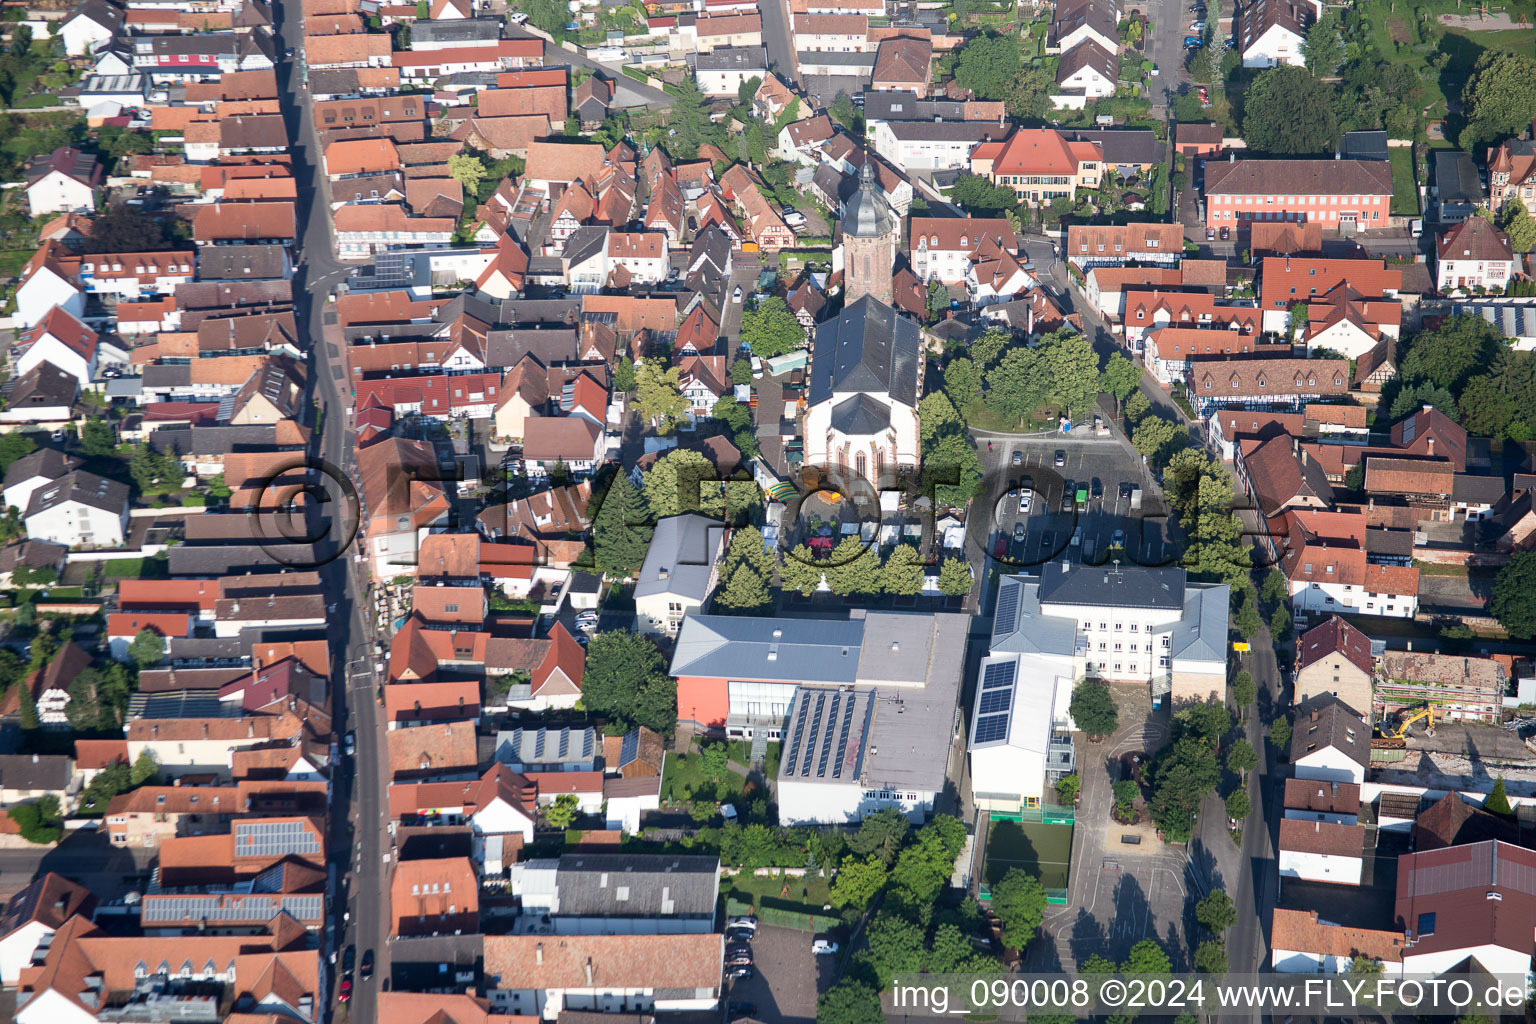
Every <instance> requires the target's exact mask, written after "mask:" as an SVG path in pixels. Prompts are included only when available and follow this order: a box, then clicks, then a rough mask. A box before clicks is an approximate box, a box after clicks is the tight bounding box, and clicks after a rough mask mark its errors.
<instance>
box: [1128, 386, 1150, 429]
mask: <svg viewBox="0 0 1536 1024" xmlns="http://www.w3.org/2000/svg"><path fill="white" fill-rule="evenodd" d="M1121 411H1122V412H1123V413H1124V415H1125V421H1126V422H1127V423H1129V424H1131V425H1133V426H1134V425H1135V424H1137V423H1140V422H1141V421H1142V420H1144V419H1146V417H1147V415H1148V414H1149V413H1151V412H1152V399H1150V398H1148V397H1147V395H1146V392H1144V391H1134V392H1132V393H1131V397H1130V398H1127V399H1126V400H1125V408H1124V409H1123V410H1121Z"/></svg>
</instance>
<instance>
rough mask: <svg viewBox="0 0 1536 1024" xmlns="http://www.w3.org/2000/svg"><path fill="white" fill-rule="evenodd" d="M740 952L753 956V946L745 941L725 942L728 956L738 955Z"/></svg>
mask: <svg viewBox="0 0 1536 1024" xmlns="http://www.w3.org/2000/svg"><path fill="white" fill-rule="evenodd" d="M738 954H741V955H745V956H751V955H752V947H751V946H749V945H747V944H746V943H745V942H727V943H726V944H725V955H726V956H727V957H732V956H736V955H738Z"/></svg>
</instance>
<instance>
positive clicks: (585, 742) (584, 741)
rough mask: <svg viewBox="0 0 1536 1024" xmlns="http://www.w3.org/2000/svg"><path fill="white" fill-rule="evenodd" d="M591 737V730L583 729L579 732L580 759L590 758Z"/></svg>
mask: <svg viewBox="0 0 1536 1024" xmlns="http://www.w3.org/2000/svg"><path fill="white" fill-rule="evenodd" d="M592 736H593V732H592V730H591V729H583V730H582V731H581V756H582V757H591V756H592V743H593V739H592Z"/></svg>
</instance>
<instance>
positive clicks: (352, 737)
mask: <svg viewBox="0 0 1536 1024" xmlns="http://www.w3.org/2000/svg"><path fill="white" fill-rule="evenodd" d="M356 754H357V733H355V732H349V733H347V756H348V757H353V756H355V755H356Z"/></svg>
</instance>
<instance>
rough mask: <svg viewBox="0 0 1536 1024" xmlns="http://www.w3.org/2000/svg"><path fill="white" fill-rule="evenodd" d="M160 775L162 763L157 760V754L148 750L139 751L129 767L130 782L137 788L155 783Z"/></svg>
mask: <svg viewBox="0 0 1536 1024" xmlns="http://www.w3.org/2000/svg"><path fill="white" fill-rule="evenodd" d="M159 775H160V765H159V763H158V762H156V761H155V755H153V754H151V753H150V752H149V751H148V750H143V751H140V752H139V756H138V758H137V759H135V760H134V762H133V766H132V767H131V768H130V769H129V772H128V783H129V785H131V786H132V787H133V788H135V789H137V788H138V787H140V786H148V785H154V783H155V780H156V779H157V778H158V777H159Z"/></svg>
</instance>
